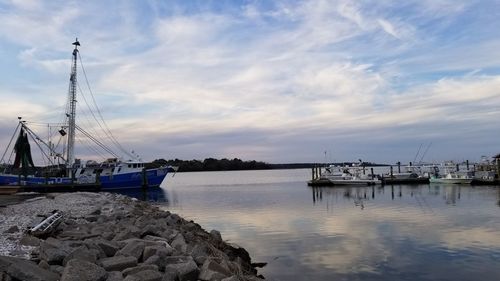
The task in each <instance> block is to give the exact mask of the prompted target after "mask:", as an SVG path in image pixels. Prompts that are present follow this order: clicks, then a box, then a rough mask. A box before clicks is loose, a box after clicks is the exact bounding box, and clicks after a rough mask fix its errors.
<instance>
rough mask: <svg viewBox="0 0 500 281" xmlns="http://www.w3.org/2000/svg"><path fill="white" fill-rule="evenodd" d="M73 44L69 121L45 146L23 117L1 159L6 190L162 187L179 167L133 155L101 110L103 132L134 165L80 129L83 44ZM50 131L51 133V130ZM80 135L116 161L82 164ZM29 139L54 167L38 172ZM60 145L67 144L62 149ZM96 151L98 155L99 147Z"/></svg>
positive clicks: (0, 176)
mask: <svg viewBox="0 0 500 281" xmlns="http://www.w3.org/2000/svg"><path fill="white" fill-rule="evenodd" d="M73 45H74V49H73V52H72V62H71V75H70V85H69V91H68V102H67V109H66V114H65V116H66V117H65V121H64V123H63V125H60V124H59V128H57V132H58V137H59V140H57V141H54V142H53V141H51V140H48V141H43V138H41V137H40V136H38V134H37V133H36V132H35V131H34V130H33V129H31V128H30V124H31V123H30V122H27V121H25V120H22V118H21V117H18V119H19V123H18V126H17V128H16V130H15V132H14V135H13V137H12V139H11V142H10V143H9V145H8V146H7V148H6V150H5V153H4V154H3V156H2V159H1V160H0V163H2V164H1V165H0V185H3V186H15V185H20V186H34V187H36V186H40V187H41V186H44V187H46V186H53V187H54V191H57V187H58V186H59V187H61V188H62V187H72V188H74V187H75V186H76V187H77V188H78V186H81V187H89V186H98V187H99V189H102V190H106V189H123V188H138V187H157V186H159V185H160V184H161V183H162V182H163V180H164V179H165V177H166V176H167V174H168V173H169V172H171V171H175V170H176V168H175V167H171V166H161V167H149V165H148V163H147V162H144V161H142V160H141V159H140V158H139V157H138V156H135V155H133V153H128V152H127V151H125V150H124V149H123V147H122V146H121V145H120V144H119V143H118V141H117V140H116V138H115V137H114V136H113V135H112V134H111V132H110V131H109V129H108V127H107V125H105V123H104V120H103V119H102V116H101V114H100V111H99V109H98V108H97V105H94V106H95V107H96V108H97V112H98V114H94V113H92V114H93V115H94V118H96V117H95V115H98V116H101V120H97V119H96V121H97V123H98V125H99V127H100V128H101V129H102V130H103V131H104V134H105V135H106V137H107V138H108V139H110V140H111V142H112V144H114V145H115V146H116V147H118V148H119V150H121V151H122V153H124V154H126V157H129V158H130V160H123V159H125V158H124V157H123V156H120V155H119V154H117V153H116V152H115V151H114V150H113V149H111V148H110V147H109V146H107V145H105V144H104V142H103V141H100V140H98V139H97V137H96V136H93V135H92V134H90V133H89V132H88V131H86V130H84V129H83V128H81V127H80V126H78V125H77V123H76V118H75V116H76V102H77V91H76V89H77V88H79V87H78V85H77V61H78V58H79V50H78V47H79V46H80V43H79V42H78V40H76V41H75V42H74V43H73ZM84 74H85V72H84ZM91 94H92V93H91ZM92 100H93V97H92ZM48 127H49V128H50V126H49V125H48ZM77 131H79V133H80V134H81V135H82V136H85V137H87V138H88V139H87V142H88V140H90V141H92V142H94V143H95V145H96V147H98V148H99V149H101V150H102V151H103V152H105V153H107V154H109V155H111V156H112V157H110V158H108V159H107V160H105V161H103V162H101V163H98V162H96V161H87V162H85V163H82V161H81V160H80V159H77V158H76V157H75V156H76V154H75V142H76V141H75V138H76V132H77ZM16 134H18V137H17V140H16V142H15V144H14V145H13V147H12V148H13V151H14V152H15V159H11V158H8V159H4V157H5V156H6V155H7V153H6V152H7V151H8V150H9V149H10V145H11V143H12V140H13V139H14V137H15V135H16ZM49 135H50V133H49ZM29 139H31V140H32V141H34V142H35V143H36V144H37V146H38V147H39V148H40V149H41V151H42V155H44V156H45V157H44V162H45V163H48V165H46V166H44V167H35V165H34V163H33V159H32V156H31V146H30V142H29ZM59 144H61V145H60V146H59ZM93 149H94V150H95V148H93ZM99 154H102V152H99ZM10 155H11V157H12V155H13V153H10Z"/></svg>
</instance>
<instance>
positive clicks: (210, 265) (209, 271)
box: [198, 259, 231, 281]
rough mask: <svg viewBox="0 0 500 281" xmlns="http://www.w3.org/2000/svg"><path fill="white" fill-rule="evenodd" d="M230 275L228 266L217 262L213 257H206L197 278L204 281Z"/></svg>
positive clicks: (220, 278)
mask: <svg viewBox="0 0 500 281" xmlns="http://www.w3.org/2000/svg"><path fill="white" fill-rule="evenodd" d="M229 276H231V271H230V270H229V268H227V267H225V266H223V265H221V264H219V263H218V262H217V261H216V260H215V259H207V260H206V261H205V263H203V266H202V267H201V270H200V276H199V277H198V279H200V280H204V281H213V280H222V279H224V278H226V277H229Z"/></svg>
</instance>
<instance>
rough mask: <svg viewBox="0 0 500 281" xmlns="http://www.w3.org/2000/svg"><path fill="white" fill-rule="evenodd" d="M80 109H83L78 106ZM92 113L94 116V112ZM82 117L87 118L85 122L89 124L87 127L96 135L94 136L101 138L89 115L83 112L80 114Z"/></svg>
mask: <svg viewBox="0 0 500 281" xmlns="http://www.w3.org/2000/svg"><path fill="white" fill-rule="evenodd" d="M78 108H81V107H80V105H78ZM90 113H91V114H92V112H90ZM80 116H83V117H85V121H86V122H87V123H86V125H88V128H90V130H92V133H94V135H95V136H96V137H100V135H99V134H98V133H97V130H96V129H95V128H94V127H95V126H93V124H92V122H91V120H90V118H89V116H88V114H86V111H83V110H82V114H80ZM94 119H95V118H94Z"/></svg>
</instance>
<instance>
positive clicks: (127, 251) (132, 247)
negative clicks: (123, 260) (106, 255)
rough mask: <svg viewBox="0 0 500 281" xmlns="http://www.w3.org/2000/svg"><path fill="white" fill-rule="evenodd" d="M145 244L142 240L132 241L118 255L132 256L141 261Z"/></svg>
mask: <svg viewBox="0 0 500 281" xmlns="http://www.w3.org/2000/svg"><path fill="white" fill-rule="evenodd" d="M144 247H145V244H144V242H142V241H140V240H132V241H130V242H128V243H127V245H125V247H123V248H122V249H121V250H119V251H118V252H117V253H116V254H117V255H122V256H132V257H135V258H137V260H140V259H141V257H142V252H143V251H144Z"/></svg>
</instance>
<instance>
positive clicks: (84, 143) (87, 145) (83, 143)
mask: <svg viewBox="0 0 500 281" xmlns="http://www.w3.org/2000/svg"><path fill="white" fill-rule="evenodd" d="M77 141H78V142H80V143H81V144H82V146H84V147H85V148H87V151H92V152H94V153H95V154H97V156H99V157H100V158H102V159H103V160H106V157H105V156H104V154H103V153H101V152H100V151H99V150H97V149H96V148H95V147H93V146H91V145H89V144H90V142H89V141H88V140H87V139H86V138H78V139H77Z"/></svg>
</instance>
